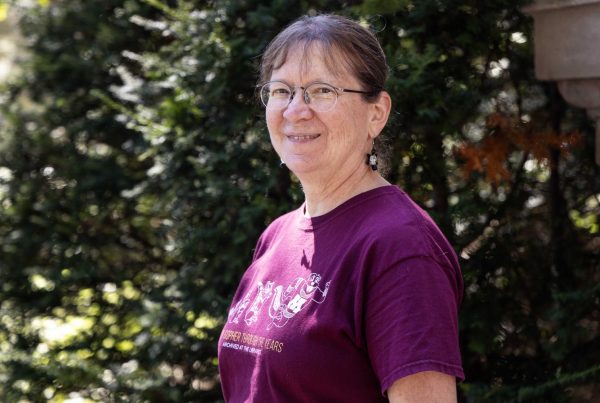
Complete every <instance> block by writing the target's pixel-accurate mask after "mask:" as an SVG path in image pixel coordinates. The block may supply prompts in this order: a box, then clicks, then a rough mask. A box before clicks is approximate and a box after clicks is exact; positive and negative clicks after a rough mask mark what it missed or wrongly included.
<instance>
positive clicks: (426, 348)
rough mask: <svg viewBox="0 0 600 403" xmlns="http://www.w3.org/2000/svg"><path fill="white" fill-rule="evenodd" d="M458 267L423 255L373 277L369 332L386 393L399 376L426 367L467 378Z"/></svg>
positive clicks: (368, 299)
mask: <svg viewBox="0 0 600 403" xmlns="http://www.w3.org/2000/svg"><path fill="white" fill-rule="evenodd" d="M456 270H457V269H456V268H454V267H453V265H452V264H450V263H448V264H444V263H443V262H440V261H438V260H436V259H434V258H431V257H428V256H418V257H411V258H408V259H405V260H402V261H400V262H397V263H394V264H393V265H391V266H389V267H387V268H385V269H384V270H381V271H377V273H376V277H375V278H373V279H371V282H370V283H369V286H368V288H367V292H366V295H365V307H364V314H365V319H364V320H365V337H366V343H367V349H368V353H369V357H370V360H371V363H372V365H373V368H374V370H375V373H376V374H377V376H378V378H379V380H380V384H381V390H382V393H384V394H385V391H386V390H387V389H388V388H389V387H390V386H391V385H392V383H394V382H395V381H396V380H397V379H400V378H402V377H405V376H408V375H411V374H414V373H417V372H421V371H437V372H441V373H444V374H448V375H452V376H455V377H457V378H460V379H464V373H463V369H462V364H461V358H460V350H459V344H458V305H459V303H460V300H461V296H462V295H461V293H462V280H459V281H460V283H458V284H457V273H456ZM458 270H459V269H458ZM459 277H460V276H459Z"/></svg>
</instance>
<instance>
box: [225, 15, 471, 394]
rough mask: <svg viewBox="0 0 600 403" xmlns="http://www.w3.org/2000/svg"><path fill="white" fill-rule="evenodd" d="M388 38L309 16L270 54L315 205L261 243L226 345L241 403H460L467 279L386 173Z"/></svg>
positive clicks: (276, 115)
mask: <svg viewBox="0 0 600 403" xmlns="http://www.w3.org/2000/svg"><path fill="white" fill-rule="evenodd" d="M386 73H387V65H386V62H385V56H384V54H383V51H382V49H381V47H380V45H379V43H378V42H377V39H376V38H375V37H374V36H373V35H372V34H371V33H370V32H369V31H368V30H366V29H364V28H363V27H361V26H360V25H359V24H358V23H356V22H354V21H351V20H348V19H345V18H343V17H339V16H334V15H319V16H316V17H302V18H300V19H299V20H297V21H296V22H295V23H293V24H292V25H290V26H289V27H287V28H286V29H285V30H284V31H282V32H281V33H280V34H279V35H278V36H277V37H276V38H275V39H274V40H273V41H272V42H271V44H270V45H269V46H268V48H267V50H266V52H265V53H264V55H263V60H262V67H261V85H262V86H261V98H262V101H263V103H264V105H265V109H266V120H267V126H268V129H269V134H270V139H271V143H272V144H273V148H274V149H275V151H276V152H277V154H278V155H279V157H280V158H281V161H282V162H283V163H285V165H286V166H287V167H288V168H289V169H290V170H291V171H292V172H293V173H294V174H295V175H296V176H297V177H298V179H299V180H300V182H301V183H302V189H303V191H304V194H305V202H304V204H303V205H302V206H301V207H300V208H299V209H298V210H296V211H292V212H290V213H288V214H286V215H284V216H282V217H279V218H278V219H277V220H275V221H274V222H273V223H272V224H271V225H270V226H269V227H268V228H267V229H266V231H265V232H264V233H263V234H262V235H261V237H260V239H259V241H258V244H257V247H256V250H255V253H254V258H253V261H252V264H251V265H250V267H249V268H248V270H247V271H246V273H245V274H244V276H243V278H242V280H241V282H240V285H239V288H238V290H237V292H236V294H235V296H234V299H233V302H232V306H231V309H230V311H229V316H228V320H227V323H226V325H225V328H224V330H223V333H222V334H221V338H220V340H219V367H220V373H221V380H222V387H223V393H224V396H225V399H226V400H227V401H228V402H379V401H381V402H385V401H388V400H389V401H391V402H452V401H456V381H455V379H456V378H457V377H458V378H463V372H462V368H461V361H460V352H459V348H458V330H457V308H458V305H459V303H460V299H461V296H462V278H461V274H460V269H459V267H458V261H457V258H456V255H455V253H454V252H453V250H452V248H451V247H450V245H449V244H448V242H447V241H446V239H445V238H444V236H443V235H442V234H441V232H440V231H439V230H438V228H437V227H436V226H435V224H434V223H433V222H432V221H431V219H430V218H429V217H428V216H427V215H426V213H424V212H423V211H422V210H421V209H420V208H419V207H417V206H416V205H415V204H414V203H413V202H412V201H411V200H410V199H409V197H408V196H407V195H406V194H405V193H403V192H402V191H401V190H400V189H398V188H397V187H395V186H391V185H390V184H389V183H388V182H387V181H386V180H385V179H384V178H383V177H382V176H381V175H379V173H378V170H377V158H376V155H375V153H374V151H373V144H374V140H375V139H376V137H377V136H378V135H379V134H380V132H381V130H382V129H383V127H384V126H385V124H386V122H387V120H388V116H389V113H390V109H391V99H390V96H389V95H388V93H387V92H385V91H384V89H383V88H384V83H385V80H386Z"/></svg>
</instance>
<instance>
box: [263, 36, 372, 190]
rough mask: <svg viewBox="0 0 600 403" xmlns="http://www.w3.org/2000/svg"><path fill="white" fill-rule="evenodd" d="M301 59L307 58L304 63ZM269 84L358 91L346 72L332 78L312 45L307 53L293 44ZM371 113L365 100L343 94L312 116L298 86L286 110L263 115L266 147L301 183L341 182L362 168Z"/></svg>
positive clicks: (366, 150) (369, 106)
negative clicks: (269, 145)
mask: <svg viewBox="0 0 600 403" xmlns="http://www.w3.org/2000/svg"><path fill="white" fill-rule="evenodd" d="M303 56H304V57H306V58H308V60H307V62H306V61H305V60H304V59H303ZM271 80H272V81H274V80H279V81H284V82H285V83H287V84H288V85H290V86H291V87H306V86H307V85H308V84H310V83H313V82H322V83H327V84H331V85H333V86H334V87H338V88H348V89H353V90H362V89H363V88H361V86H360V84H359V82H358V80H356V78H355V77H354V76H353V75H352V74H350V73H348V72H346V71H341V72H338V73H337V74H333V73H332V72H331V71H330V70H329V69H328V68H327V67H326V64H325V63H324V62H323V60H322V57H321V54H320V51H319V50H318V49H317V48H316V47H312V49H309V51H308V52H307V53H304V52H303V49H302V48H301V47H298V46H297V47H296V48H295V49H292V50H291V51H290V52H289V53H288V57H287V60H286V62H285V63H284V64H283V65H282V66H281V67H280V68H279V69H276V70H274V71H273V74H272V75H271ZM371 109H372V104H369V103H367V102H365V101H364V100H363V99H362V97H361V95H360V94H355V93H344V94H341V95H340V96H339V97H338V100H337V103H336V105H335V107H334V108H333V109H332V110H330V111H327V112H315V111H314V110H312V109H311V108H310V107H309V105H307V104H306V103H305V102H304V99H303V97H302V90H301V89H300V88H298V90H297V91H296V94H295V95H294V98H293V99H292V101H291V103H290V104H289V105H288V106H287V107H286V108H284V109H282V110H269V109H267V111H266V118H267V126H268V128H269V134H270V137H271V143H272V144H273V147H274V148H275V151H276V152H277V154H278V155H279V157H280V158H281V160H282V161H283V162H285V164H286V165H287V166H288V168H289V169H290V170H291V171H292V172H294V173H295V174H296V175H297V176H298V178H299V179H300V180H301V181H302V180H305V179H306V180H318V181H325V182H331V181H332V180H333V181H335V179H340V180H345V179H347V176H348V175H350V174H352V173H353V172H355V171H356V170H357V169H359V167H360V169H364V168H368V167H366V165H365V158H366V154H367V153H368V152H369V151H370V150H371V147H372V141H373V138H374V137H375V136H377V134H379V130H381V129H379V130H373V127H372V124H371V120H372V119H371V114H372V113H371ZM344 176H346V177H344Z"/></svg>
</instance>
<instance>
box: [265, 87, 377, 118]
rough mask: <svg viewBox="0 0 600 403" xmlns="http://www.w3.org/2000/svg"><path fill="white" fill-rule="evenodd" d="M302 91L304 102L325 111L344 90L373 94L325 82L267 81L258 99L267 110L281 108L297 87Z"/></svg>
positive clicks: (290, 98)
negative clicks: (296, 85) (292, 85)
mask: <svg viewBox="0 0 600 403" xmlns="http://www.w3.org/2000/svg"><path fill="white" fill-rule="evenodd" d="M298 88H299V89H301V90H302V92H303V98H304V102H306V104H307V105H308V106H310V108H311V109H312V110H314V111H315V112H327V111H330V110H332V109H333V108H334V106H335V104H336V103H337V99H338V96H340V95H341V94H343V93H344V92H352V93H357V94H374V93H375V92H373V91H359V90H349V89H347V88H337V87H334V86H332V85H329V84H326V83H318V82H317V83H312V84H309V85H307V86H306V87H293V88H292V87H290V86H289V85H287V84H286V83H284V82H282V81H269V82H268V83H266V84H263V86H262V87H261V88H260V99H261V100H262V103H263V104H264V105H265V107H266V108H267V109H269V110H275V111H277V110H282V109H284V108H285V107H287V106H288V105H289V104H290V103H291V102H292V99H293V98H294V95H295V94H296V90H297V89H298Z"/></svg>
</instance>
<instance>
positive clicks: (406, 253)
mask: <svg viewBox="0 0 600 403" xmlns="http://www.w3.org/2000/svg"><path fill="white" fill-rule="evenodd" d="M386 190H387V191H386V192H384V193H382V194H381V195H380V196H379V197H377V198H374V199H372V200H370V202H369V205H368V206H365V207H366V208H365V211H364V216H363V217H364V218H363V226H364V229H365V235H366V236H367V237H368V240H369V241H370V242H369V244H372V245H373V246H374V247H377V248H388V249H392V250H394V251H396V253H398V254H400V255H401V256H402V257H405V258H408V257H411V256H430V257H431V256H436V255H438V254H440V253H446V252H448V250H451V249H452V248H451V247H450V244H449V243H448V241H447V240H446V237H445V236H444V235H443V234H442V232H441V231H440V229H439V228H438V226H437V225H436V224H435V222H434V221H433V220H432V219H431V217H430V216H429V215H428V214H427V213H426V212H425V211H424V210H423V209H422V208H421V207H420V206H419V205H417V203H415V202H414V201H413V200H412V199H411V198H410V197H409V196H408V195H407V194H406V193H405V192H404V191H402V190H400V189H399V188H396V187H390V188H389V189H386Z"/></svg>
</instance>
